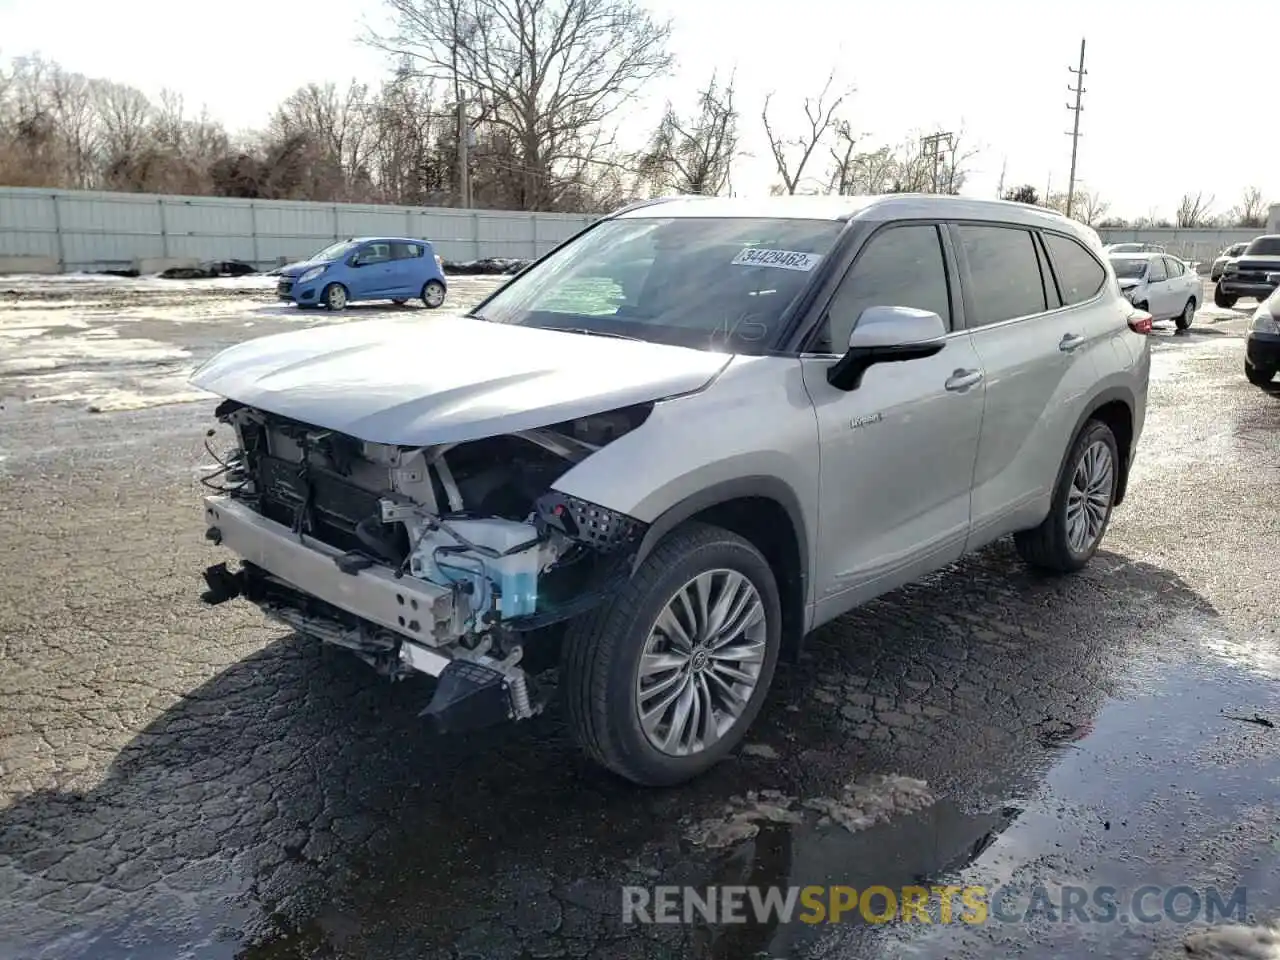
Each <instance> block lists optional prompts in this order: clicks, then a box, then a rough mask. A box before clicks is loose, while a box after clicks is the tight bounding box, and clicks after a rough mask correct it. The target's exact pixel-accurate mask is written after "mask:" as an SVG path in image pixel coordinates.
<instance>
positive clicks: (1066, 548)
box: [1014, 420, 1120, 573]
mask: <svg viewBox="0 0 1280 960" xmlns="http://www.w3.org/2000/svg"><path fill="white" fill-rule="evenodd" d="M1119 478H1120V454H1119V448H1118V447H1117V445H1116V438H1115V435H1114V434H1113V433H1112V432H1111V428H1110V427H1108V426H1107V425H1106V424H1105V423H1103V422H1102V421H1101V420H1090V421H1089V422H1088V423H1086V424H1085V427H1084V429H1083V430H1081V431H1080V435H1079V436H1078V437H1076V440H1075V443H1073V444H1072V445H1071V453H1070V454H1069V455H1068V456H1067V461H1066V463H1065V464H1064V465H1063V468H1062V475H1061V476H1060V477H1058V484H1057V486H1056V487H1055V488H1054V494H1053V504H1052V506H1050V508H1049V515H1048V516H1047V517H1045V518H1044V522H1043V523H1041V524H1040V526H1038V527H1036V528H1034V529H1032V530H1022V531H1020V532H1018V533H1016V534H1014V544H1015V545H1016V546H1017V549H1018V553H1019V554H1020V555H1021V556H1022V559H1023V560H1025V561H1026V562H1027V563H1029V564H1030V565H1031V566H1033V567H1038V568H1040V569H1042V570H1049V571H1052V572H1055V573H1071V572H1073V571H1076V570H1079V569H1081V568H1082V567H1084V565H1085V564H1087V563H1088V562H1089V560H1090V559H1091V558H1092V557H1093V555H1094V554H1095V553H1096V552H1097V551H1098V545H1099V544H1101V543H1102V536H1103V534H1105V533H1106V531H1107V524H1108V523H1109V522H1110V520H1111V508H1112V505H1113V503H1114V501H1115V495H1116V490H1117V489H1118V482H1119Z"/></svg>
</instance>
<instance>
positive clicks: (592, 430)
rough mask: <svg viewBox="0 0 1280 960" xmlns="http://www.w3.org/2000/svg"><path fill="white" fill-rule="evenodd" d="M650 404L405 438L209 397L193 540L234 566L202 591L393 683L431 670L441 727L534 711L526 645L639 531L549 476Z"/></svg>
mask: <svg viewBox="0 0 1280 960" xmlns="http://www.w3.org/2000/svg"><path fill="white" fill-rule="evenodd" d="M651 409H652V406H651V405H650V404H640V405H637V406H633V407H627V408H624V409H621V410H615V411H611V412H608V413H602V414H594V415H591V416H586V417H581V418H578V419H575V420H572V421H568V422H566V423H560V424H555V425H552V426H547V427H542V428H539V429H535V430H527V431H522V432H519V433H514V434H507V435H502V436H495V437H490V438H486V439H482V440H473V441H468V442H464V443H457V444H440V445H436V446H430V447H404V446H395V445H388V444H376V443H369V442H366V441H362V440H359V439H356V438H354V437H350V436H347V435H344V434H341V433H337V432H334V431H331V430H326V429H323V428H319V427H314V426H311V425H308V424H303V423H298V422H295V421H292V420H288V419H286V418H283V417H279V416H276V415H274V414H269V413H266V412H264V411H262V410H258V409H255V408H253V407H249V406H246V405H243V404H241V403H238V402H236V401H232V400H228V401H225V402H223V403H222V404H221V405H220V406H219V407H218V409H217V416H218V419H219V420H220V421H221V422H222V423H224V424H227V425H229V426H230V427H231V428H232V429H233V430H234V431H235V435H236V441H237V442H236V444H235V446H234V448H233V449H232V450H231V451H230V452H228V453H227V454H226V455H219V454H217V453H215V452H214V451H213V449H212V448H211V447H209V445H208V444H206V449H207V450H208V452H209V453H210V455H211V456H213V457H214V459H215V460H216V461H217V466H216V467H215V468H213V470H212V472H211V473H210V474H209V475H208V476H207V477H205V478H204V480H203V482H204V483H205V485H206V486H208V487H210V488H212V489H213V490H214V491H215V492H216V496H211V497H206V500H205V506H206V521H207V523H208V530H207V533H206V535H207V537H208V538H209V539H210V540H211V541H213V542H214V543H215V544H224V543H225V545H226V546H228V547H229V548H230V549H232V550H233V551H234V552H236V553H238V554H239V555H240V557H241V563H240V565H239V569H238V570H236V571H234V572H233V571H232V570H231V569H230V568H229V567H228V566H227V565H226V564H216V565H214V566H212V567H210V568H209V569H208V570H207V571H206V572H205V580H206V583H207V585H208V590H207V592H206V594H205V600H206V601H207V602H209V603H213V604H216V603H221V602H223V601H225V600H229V599H232V598H233V597H244V598H246V599H248V600H250V601H252V602H254V603H256V604H257V605H258V606H259V607H261V608H262V609H263V610H264V611H265V612H266V613H267V614H268V616H270V617H272V618H273V619H276V620H278V621H280V622H283V623H284V624H286V625H288V626H289V627H291V628H293V629H294V630H295V631H297V632H298V633H301V634H304V635H309V636H313V637H318V638H319V639H321V640H323V641H325V642H327V643H330V644H334V645H337V646H341V647H344V648H347V649H348V650H350V651H352V652H354V653H356V654H357V655H359V656H360V657H361V658H362V659H364V660H365V661H366V662H368V663H369V664H371V665H372V666H373V667H375V668H376V669H377V670H379V672H381V673H384V674H385V675H387V676H389V677H391V678H393V679H400V678H403V677H406V676H411V675H413V674H414V673H416V672H424V673H428V674H431V675H434V676H438V677H439V678H440V682H439V683H438V685H437V688H436V692H435V697H434V699H433V700H432V703H431V704H430V705H429V706H428V707H427V709H426V710H425V711H424V714H426V715H429V716H433V717H434V718H435V719H436V721H437V723H438V724H439V726H440V727H441V728H442V729H458V728H467V727H474V726H482V725H486V724H488V723H491V722H496V721H497V720H501V719H507V718H513V719H523V718H526V717H529V716H532V715H534V714H536V713H537V712H539V710H540V709H541V704H540V703H539V702H538V701H537V698H536V697H535V696H534V695H533V692H532V691H531V690H530V686H531V676H530V673H529V672H527V671H526V669H525V666H523V665H522V664H527V663H528V662H529V658H528V657H527V654H528V653H530V652H532V653H534V654H535V656H534V657H533V658H532V659H533V660H534V661H535V662H537V660H538V657H537V656H536V655H537V654H545V653H546V651H544V650H542V649H540V648H541V647H542V646H545V645H548V644H551V643H553V639H552V638H553V636H554V627H555V626H556V625H558V624H562V623H564V622H565V621H567V620H569V619H570V618H572V617H574V616H577V615H578V614H580V613H582V612H584V611H586V610H588V609H590V608H591V607H592V606H594V605H595V604H596V603H598V602H599V601H600V600H602V599H603V598H604V597H605V596H607V595H608V594H609V592H610V590H611V589H613V588H614V587H616V585H617V584H618V583H619V582H621V581H622V580H625V578H626V577H627V576H628V575H629V573H630V569H631V564H632V562H633V560H634V557H635V554H636V551H637V549H638V548H639V545H640V540H641V538H642V537H643V535H644V532H645V527H644V525H643V524H641V523H639V522H638V521H636V520H634V519H632V518H630V517H627V516H625V515H623V514H620V513H617V512H615V511H612V510H609V509H606V508H604V507H601V506H598V505H596V504H592V503H587V502H585V501H582V500H579V499H578V498H575V497H571V496H568V495H566V494H562V493H560V492H558V491H555V490H553V489H552V484H553V483H555V481H556V480H557V478H559V477H560V476H562V475H563V474H564V473H565V472H566V471H567V470H569V469H570V468H571V467H572V466H573V465H574V464H576V463H578V462H581V461H582V460H584V459H585V458H587V457H589V456H591V454H592V453H594V452H595V451H596V450H598V449H600V448H601V447H603V446H605V445H606V444H608V443H610V442H612V441H613V440H615V439H617V438H618V437H620V436H622V435H624V434H626V433H628V432H629V431H631V430H634V429H635V428H636V427H638V426H639V425H640V424H642V423H643V422H644V420H645V418H646V417H647V416H648V415H649V412H650V410H651ZM215 433H216V431H210V436H213V435H214V434H215ZM321 560H323V563H322V564H321V565H320V566H317V564H318V563H321ZM401 587H402V589H401ZM392 598H394V600H393V599H392ZM546 665H550V664H546Z"/></svg>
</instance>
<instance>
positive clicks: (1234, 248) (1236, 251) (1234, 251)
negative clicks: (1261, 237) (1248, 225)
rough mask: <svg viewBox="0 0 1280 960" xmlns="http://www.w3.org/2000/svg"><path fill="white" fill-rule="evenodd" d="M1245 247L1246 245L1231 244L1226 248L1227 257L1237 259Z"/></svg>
mask: <svg viewBox="0 0 1280 960" xmlns="http://www.w3.org/2000/svg"><path fill="white" fill-rule="evenodd" d="M1247 246H1248V244H1247V243H1233V244H1232V245H1231V246H1229V247H1227V256H1228V257H1238V256H1240V254H1242V253H1244V248H1245V247H1247Z"/></svg>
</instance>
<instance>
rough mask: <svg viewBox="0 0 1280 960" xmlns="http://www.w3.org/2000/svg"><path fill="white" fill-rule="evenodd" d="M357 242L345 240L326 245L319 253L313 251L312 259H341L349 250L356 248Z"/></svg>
mask: <svg viewBox="0 0 1280 960" xmlns="http://www.w3.org/2000/svg"><path fill="white" fill-rule="evenodd" d="M355 246H356V245H355V244H354V243H352V242H351V241H350V240H343V241H342V242H341V243H332V244H330V245H329V246H327V247H325V248H324V249H323V250H321V251H320V252H319V253H313V254H312V255H311V257H310V259H311V260H341V259H342V258H343V257H344V256H346V254H347V251H349V250H352V249H354V248H355Z"/></svg>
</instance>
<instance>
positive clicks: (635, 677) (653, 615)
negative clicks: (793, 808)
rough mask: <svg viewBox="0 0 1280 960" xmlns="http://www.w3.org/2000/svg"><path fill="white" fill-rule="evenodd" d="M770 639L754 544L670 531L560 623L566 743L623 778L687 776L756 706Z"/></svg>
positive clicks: (765, 685) (772, 645)
mask: <svg viewBox="0 0 1280 960" xmlns="http://www.w3.org/2000/svg"><path fill="white" fill-rule="evenodd" d="M781 636H782V614H781V605H780V601H779V597H778V588H777V584H776V582H775V581H774V577H773V572H772V570H771V569H770V568H769V564H768V562H767V561H766V560H765V558H764V557H763V556H762V555H761V553H760V551H759V550H757V549H756V548H755V547H754V546H753V545H752V544H751V543H750V542H749V541H747V540H745V539H743V538H742V537H740V536H738V535H737V534H734V533H731V532H729V531H727V530H723V529H721V528H719V527H713V526H708V525H705V524H700V523H690V524H686V525H684V526H682V527H678V528H677V529H676V530H674V531H673V532H672V533H671V534H669V535H668V536H667V538H666V539H665V540H663V541H662V542H661V543H660V544H658V546H657V547H656V548H655V549H654V551H653V553H651V554H650V555H649V557H648V558H646V560H645V561H644V562H643V563H642V564H641V565H640V567H639V569H638V570H637V571H636V573H635V575H634V576H633V577H632V578H631V580H630V581H629V582H628V583H627V584H626V586H624V587H623V588H622V589H621V590H620V591H619V592H618V593H616V594H615V595H614V596H613V597H612V598H611V599H609V600H607V601H605V603H603V604H602V605H601V606H599V607H597V608H596V609H595V610H593V611H592V612H591V613H589V614H586V615H585V616H583V617H581V618H579V619H578V620H577V621H575V622H573V623H571V624H570V627H569V630H568V633H567V635H566V637H565V647H564V658H563V660H562V661H561V667H560V676H561V679H560V688H561V690H562V691H563V694H564V697H565V706H566V714H567V717H568V721H569V727H570V729H571V731H572V732H573V735H574V738H575V739H576V740H577V742H578V744H579V745H580V746H581V747H582V748H583V750H584V751H585V752H586V753H587V755H588V756H590V757H591V759H593V760H594V761H596V762H597V763H599V764H601V765H602V766H604V767H607V768H608V769H610V770H612V771H613V772H614V773H617V774H619V775H621V776H623V777H625V778H627V779H628V780H631V781H633V782H635V783H638V784H642V785H645V786H666V785H670V784H675V783H680V782H682V781H685V780H689V779H691V778H693V777H695V776H697V775H698V774H700V773H702V772H703V771H705V770H707V769H708V768H709V767H711V766H713V765H714V764H715V763H717V762H718V761H720V760H721V759H723V758H724V756H725V755H726V754H728V753H729V751H730V750H732V749H733V747H734V746H736V745H737V743H738V742H739V741H740V740H741V739H742V737H743V735H744V734H745V733H746V730H747V728H748V727H749V726H750V725H751V722H752V721H753V720H754V719H755V717H756V714H758V713H759V712H760V707H761V704H762V703H763V702H764V698H765V695H766V693H767V691H768V689H769V684H770V682H771V681H772V679H773V669H774V666H775V664H776V663H777V659H778V648H779V646H780V643H781Z"/></svg>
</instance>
